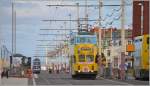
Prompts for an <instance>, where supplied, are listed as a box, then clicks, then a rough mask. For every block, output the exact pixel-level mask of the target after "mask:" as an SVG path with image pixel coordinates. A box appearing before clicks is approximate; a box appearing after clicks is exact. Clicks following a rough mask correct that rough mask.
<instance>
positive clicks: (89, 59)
mask: <svg viewBox="0 0 150 86" xmlns="http://www.w3.org/2000/svg"><path fill="white" fill-rule="evenodd" d="M86 61H87V62H93V61H94V56H93V55H87V56H86Z"/></svg>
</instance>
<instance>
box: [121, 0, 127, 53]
mask: <svg viewBox="0 0 150 86" xmlns="http://www.w3.org/2000/svg"><path fill="white" fill-rule="evenodd" d="M121 3H122V5H121V8H122V12H121V42H122V43H121V44H122V52H123V53H125V50H126V49H125V28H124V24H125V19H124V17H125V15H124V14H125V7H124V4H125V2H124V0H121Z"/></svg>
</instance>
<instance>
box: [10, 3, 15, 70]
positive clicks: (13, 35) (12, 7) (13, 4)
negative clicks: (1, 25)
mask: <svg viewBox="0 0 150 86" xmlns="http://www.w3.org/2000/svg"><path fill="white" fill-rule="evenodd" d="M14 28H15V27H14V3H13V2H12V62H13V55H14ZM10 66H11V67H12V64H11V65H10Z"/></svg>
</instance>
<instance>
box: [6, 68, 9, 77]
mask: <svg viewBox="0 0 150 86" xmlns="http://www.w3.org/2000/svg"><path fill="white" fill-rule="evenodd" d="M8 76H9V70H8V69H6V77H7V79H8Z"/></svg>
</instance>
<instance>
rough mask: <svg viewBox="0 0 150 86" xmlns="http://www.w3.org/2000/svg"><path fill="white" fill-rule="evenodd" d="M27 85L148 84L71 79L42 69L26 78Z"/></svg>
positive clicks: (132, 81)
mask: <svg viewBox="0 0 150 86" xmlns="http://www.w3.org/2000/svg"><path fill="white" fill-rule="evenodd" d="M28 84H29V85H34V86H36V85H147V86H148V85H149V81H140V80H124V81H122V80H113V79H104V78H98V79H95V80H91V79H87V78H81V79H72V78H71V75H70V74H63V73H61V74H49V73H48V72H47V71H42V72H41V73H40V74H38V75H37V74H34V78H33V79H29V80H28Z"/></svg>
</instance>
